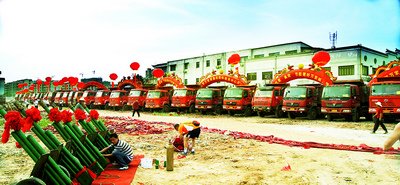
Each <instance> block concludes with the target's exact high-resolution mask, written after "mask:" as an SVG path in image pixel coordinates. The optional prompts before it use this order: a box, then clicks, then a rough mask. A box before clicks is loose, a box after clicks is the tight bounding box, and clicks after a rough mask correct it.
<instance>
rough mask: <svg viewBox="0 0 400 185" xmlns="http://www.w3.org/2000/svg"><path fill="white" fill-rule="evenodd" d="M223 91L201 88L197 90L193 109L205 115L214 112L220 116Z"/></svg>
mask: <svg viewBox="0 0 400 185" xmlns="http://www.w3.org/2000/svg"><path fill="white" fill-rule="evenodd" d="M224 92H225V89H219V88H201V89H199V90H197V94H196V103H195V108H196V109H197V110H199V111H200V112H201V114H206V113H207V112H211V111H212V112H214V113H215V114H222V111H223V108H222V103H223V100H224Z"/></svg>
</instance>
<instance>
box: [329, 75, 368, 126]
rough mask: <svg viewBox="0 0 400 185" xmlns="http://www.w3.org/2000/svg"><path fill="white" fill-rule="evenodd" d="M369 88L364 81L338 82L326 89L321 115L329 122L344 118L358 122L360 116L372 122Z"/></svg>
mask: <svg viewBox="0 0 400 185" xmlns="http://www.w3.org/2000/svg"><path fill="white" fill-rule="evenodd" d="M368 97H369V88H368V86H366V85H365V84H364V83H363V82H362V81H336V82H335V84H334V85H330V86H326V87H324V90H323V91H322V97H321V106H322V107H321V113H322V114H325V115H326V117H327V119H328V121H332V120H333V119H335V118H342V117H344V118H345V119H346V121H354V122H357V121H359V119H360V116H363V117H365V118H366V119H367V120H371V119H372V117H371V115H370V114H369V113H368Z"/></svg>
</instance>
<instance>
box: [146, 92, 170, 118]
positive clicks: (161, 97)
mask: <svg viewBox="0 0 400 185" xmlns="http://www.w3.org/2000/svg"><path fill="white" fill-rule="evenodd" d="M170 92H171V91H168V90H164V89H155V90H149V92H148V93H147V97H146V100H145V106H146V109H150V110H151V111H153V110H158V109H160V110H162V111H163V112H169V111H170V110H171V101H170Z"/></svg>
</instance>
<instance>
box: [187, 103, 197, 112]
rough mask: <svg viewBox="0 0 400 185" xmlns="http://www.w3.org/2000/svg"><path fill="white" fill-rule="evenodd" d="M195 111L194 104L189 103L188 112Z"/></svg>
mask: <svg viewBox="0 0 400 185" xmlns="http://www.w3.org/2000/svg"><path fill="white" fill-rule="evenodd" d="M195 111H196V108H195V107H194V104H191V105H190V106H189V113H194V112H195Z"/></svg>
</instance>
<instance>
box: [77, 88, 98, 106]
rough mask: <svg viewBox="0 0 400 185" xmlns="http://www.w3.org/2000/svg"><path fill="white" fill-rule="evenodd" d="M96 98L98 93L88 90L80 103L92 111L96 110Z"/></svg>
mask: <svg viewBox="0 0 400 185" xmlns="http://www.w3.org/2000/svg"><path fill="white" fill-rule="evenodd" d="M95 96H96V91H93V90H86V91H84V92H83V94H82V97H81V98H80V99H79V102H83V103H84V104H85V105H86V106H87V107H89V108H90V109H93V108H94V97H95Z"/></svg>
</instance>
